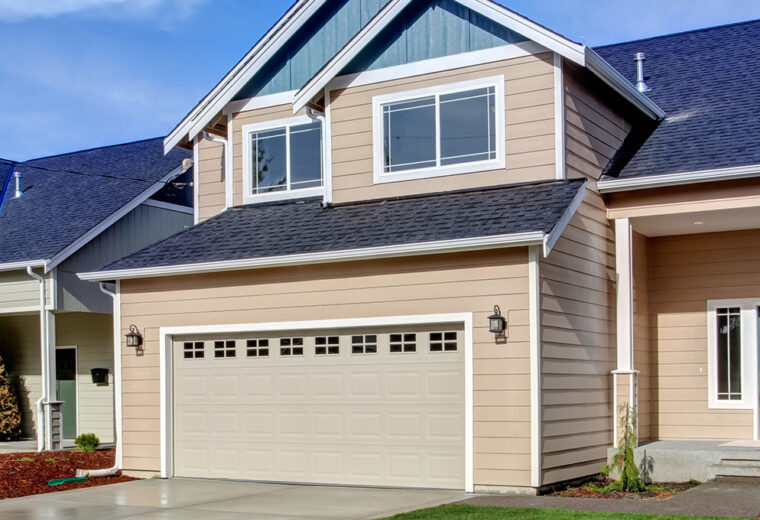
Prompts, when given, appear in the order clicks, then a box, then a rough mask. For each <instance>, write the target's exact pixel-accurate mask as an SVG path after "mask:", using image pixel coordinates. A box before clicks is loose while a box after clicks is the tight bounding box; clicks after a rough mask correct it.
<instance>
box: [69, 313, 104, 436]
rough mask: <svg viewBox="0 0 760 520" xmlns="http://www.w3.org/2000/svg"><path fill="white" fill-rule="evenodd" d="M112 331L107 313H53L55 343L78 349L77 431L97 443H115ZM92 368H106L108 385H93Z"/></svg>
mask: <svg viewBox="0 0 760 520" xmlns="http://www.w3.org/2000/svg"><path fill="white" fill-rule="evenodd" d="M112 331H113V317H112V316H111V315H110V314H95V313H83V312H68V313H61V314H56V318H55V336H56V344H57V345H58V346H60V347H70V346H76V347H77V399H78V403H77V414H78V415H79V430H78V432H79V433H94V434H95V435H97V436H98V437H99V438H100V442H113V440H114V417H113V332H112ZM91 368H107V369H108V371H109V372H108V384H107V385H95V384H93V382H92V375H91V374H90V369H91Z"/></svg>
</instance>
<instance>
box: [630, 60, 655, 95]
mask: <svg viewBox="0 0 760 520" xmlns="http://www.w3.org/2000/svg"><path fill="white" fill-rule="evenodd" d="M646 59H647V57H646V54H644V53H643V52H637V53H636V54H634V55H633V61H635V62H636V88H637V89H638V91H639V92H649V91H650V90H652V89H651V88H649V87H648V86H647V83H646V81H644V60H646Z"/></svg>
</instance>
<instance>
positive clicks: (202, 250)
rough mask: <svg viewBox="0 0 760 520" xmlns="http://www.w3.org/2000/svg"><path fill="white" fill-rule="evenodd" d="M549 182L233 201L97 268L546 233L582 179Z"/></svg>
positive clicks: (153, 265) (183, 262)
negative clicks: (363, 198)
mask: <svg viewBox="0 0 760 520" xmlns="http://www.w3.org/2000/svg"><path fill="white" fill-rule="evenodd" d="M583 182H584V181H583V180H579V179H575V180H566V181H550V182H542V183H531V184H522V185H513V186H500V187H496V188H484V189H480V190H470V191H461V192H450V193H437V194H432V195H424V196H415V197H402V198H398V199H390V200H382V201H370V202H365V203H356V204H345V205H338V206H333V207H327V208H324V207H322V205H321V199H319V200H317V199H309V200H304V201H299V202H297V203H294V202H292V201H290V202H285V203H278V204H264V205H249V206H239V207H235V208H232V209H230V210H228V211H225V212H223V213H221V214H219V215H217V216H215V217H213V218H211V219H209V220H207V221H205V222H203V223H202V224H199V225H197V226H195V227H192V228H190V229H188V230H185V231H182V232H180V233H177V234H176V235H173V236H171V237H169V238H167V239H165V240H163V241H161V242H157V243H156V244H153V245H151V246H149V247H147V248H145V249H143V250H141V251H138V252H136V253H134V254H132V255H130V256H128V257H126V258H122V259H121V260H117V261H116V262H113V263H111V264H109V265H107V266H105V267H103V268H102V269H100V270H101V271H110V270H121V269H139V268H144V267H160V266H169V265H187V264H196V263H204V262H218V261H225V260H241V259H251V258H266V257H274V256H282V255H293V254H304V253H318V252H327V251H341V250H347V249H361V248H368V247H380V246H391V245H402V244H415V243H423V242H433V241H438V240H452V239H462V238H474V237H487V236H493V235H503V234H512V233H527V232H534V231H539V232H540V231H544V232H546V233H548V232H550V231H551V230H552V229H553V228H554V226H555V225H556V224H557V222H558V221H559V219H560V217H561V216H562V214H563V212H564V211H565V210H566V209H567V208H568V206H569V205H570V203H571V201H572V199H573V197H574V196H575V195H576V194H577V193H578V190H579V189H580V188H581V186H582V185H583Z"/></svg>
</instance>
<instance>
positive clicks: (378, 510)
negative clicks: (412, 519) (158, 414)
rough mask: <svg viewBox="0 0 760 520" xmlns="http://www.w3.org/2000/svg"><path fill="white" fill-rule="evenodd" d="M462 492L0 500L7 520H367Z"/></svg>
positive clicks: (252, 490) (174, 493)
mask: <svg viewBox="0 0 760 520" xmlns="http://www.w3.org/2000/svg"><path fill="white" fill-rule="evenodd" d="M466 496H467V495H466V494H465V493H464V492H460V491H433V490H406V489H377V488H349V487H326V486H294V485H284V484H258V483H253V482H225V481H218V480H185V479H171V480H161V479H151V480H140V481H135V482H125V483H123V484H112V485H107V486H100V487H93V488H87V489H79V490H74V491H63V492H58V493H49V494H45V495H36V496H31V497H23V498H15V499H8V500H1V501H0V518H2V519H3V520H21V519H23V520H35V519H43V518H44V519H53V518H54V519H56V520H79V519H88V520H91V519H98V520H113V519H121V518H130V519H134V520H171V519H179V518H181V519H183V520H201V519H203V520H208V519H214V520H243V519H246V520H247V519H253V518H255V519H256V520H294V519H303V518H312V519H325V520H327V519H334V520H337V519H370V518H383V517H386V516H391V515H394V514H396V513H401V512H406V511H412V510H415V509H422V508H426V507H433V506H437V505H440V504H446V503H449V502H456V501H459V500H462V499H463V498H465V497H466Z"/></svg>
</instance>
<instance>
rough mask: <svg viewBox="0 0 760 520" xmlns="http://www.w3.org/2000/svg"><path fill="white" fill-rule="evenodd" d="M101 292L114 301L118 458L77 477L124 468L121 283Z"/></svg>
mask: <svg viewBox="0 0 760 520" xmlns="http://www.w3.org/2000/svg"><path fill="white" fill-rule="evenodd" d="M100 291H101V292H102V293H103V294H107V295H108V296H110V297H111V299H112V300H113V410H114V436H115V437H116V438H115V439H114V440H115V441H116V457H115V459H114V465H113V466H111V467H110V468H106V469H89V470H88V469H78V470H77V472H76V476H77V477H107V476H109V475H114V474H116V473H118V472H119V471H120V470H121V466H122V444H123V443H122V440H121V436H122V424H121V423H122V410H121V301H120V300H121V297H120V294H119V292H120V291H119V282H116V292H111V291H109V290H108V289H106V285H105V283H103V282H101V283H100Z"/></svg>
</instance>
